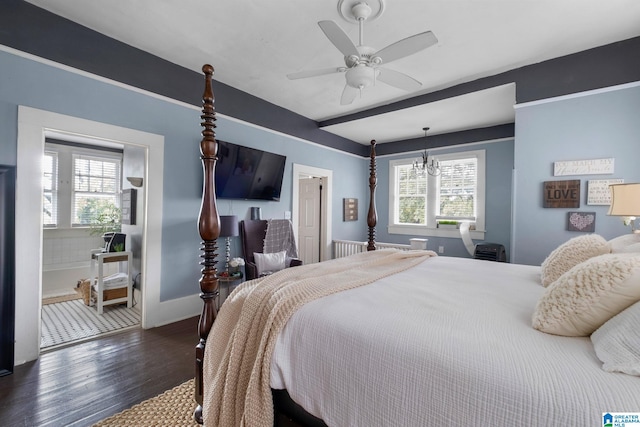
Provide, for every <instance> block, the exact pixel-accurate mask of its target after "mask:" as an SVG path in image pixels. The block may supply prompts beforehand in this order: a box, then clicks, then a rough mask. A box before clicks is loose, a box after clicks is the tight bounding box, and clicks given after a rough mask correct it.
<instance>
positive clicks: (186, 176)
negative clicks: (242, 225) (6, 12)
mask: <svg viewBox="0 0 640 427" xmlns="http://www.w3.org/2000/svg"><path fill="white" fill-rule="evenodd" d="M0 69H1V70H2V74H1V75H0V164H5V165H15V164H16V153H17V145H16V144H17V117H18V105H26V106H29V107H33V108H38V109H42V110H47V111H52V112H56V113H60V114H65V115H70V116H75V117H80V118H84V119H89V120H95V121H99V122H104V123H109V124H113V125H117V126H123V127H127V128H131V129H137V130H142V131H146V132H151V133H155V134H159V135H163V136H164V137H165V146H164V149H165V153H164V154H165V155H164V159H165V164H164V194H163V203H164V206H163V227H162V233H163V239H162V283H160V284H159V286H160V295H161V301H166V300H170V299H175V298H179V297H182V296H187V295H193V294H194V293H197V292H199V286H198V279H199V277H200V273H199V270H200V266H199V261H200V258H199V256H200V251H199V246H200V238H199V235H198V232H197V226H196V224H197V216H198V212H199V209H200V198H201V188H202V184H201V181H202V167H201V163H200V159H199V142H200V139H201V136H200V130H201V128H200V112H199V110H198V109H197V108H199V107H196V108H190V107H189V106H187V105H183V104H178V103H173V102H168V101H165V100H162V99H158V98H157V97H152V96H148V95H146V94H142V93H138V92H134V91H131V90H128V89H126V88H122V87H118V86H114V85H112V84H109V83H105V82H101V81H97V80H95V79H92V78H89V77H86V76H82V75H79V74H76V73H72V72H69V71H65V70H61V69H59V68H56V67H52V66H49V65H45V64H42V63H40V62H36V61H32V60H29V59H25V58H23V57H20V56H16V55H13V54H10V53H7V52H3V51H0ZM203 81H204V78H203ZM203 86H204V83H203V85H202V87H201V88H199V89H198V90H199V91H201V90H202V89H203ZM198 96H201V94H198ZM217 126H218V129H217V136H218V138H219V139H222V140H227V141H230V142H234V143H238V144H242V145H247V146H250V147H257V148H262V149H265V150H268V151H272V152H275V153H279V154H284V155H286V156H287V165H286V170H285V177H284V183H283V188H282V198H281V200H280V201H279V202H258V203H256V202H248V201H234V202H228V201H221V203H220V205H219V213H220V214H221V215H224V214H228V213H231V212H233V213H235V214H237V215H238V216H240V217H245V216H246V215H247V211H248V207H249V206H261V207H262V212H263V217H264V218H269V217H277V218H282V217H283V215H284V211H285V210H291V209H292V207H291V188H292V166H291V165H292V163H300V164H305V165H309V166H314V167H319V168H324V169H331V170H333V173H334V181H335V182H336V183H339V185H335V186H334V193H333V195H334V200H333V206H334V212H333V216H334V218H335V219H334V221H333V235H335V236H341V237H342V238H347V239H358V240H364V239H366V218H364V217H366V214H364V215H361V216H360V218H361V219H360V220H359V221H357V222H349V223H344V222H342V221H341V219H342V213H341V211H340V206H341V202H340V201H341V200H342V198H343V197H357V198H359V199H361V200H365V197H366V196H367V194H368V192H367V187H366V185H367V175H366V174H367V159H364V158H361V157H357V156H353V155H347V154H344V153H341V152H339V151H336V150H333V149H328V148H324V147H321V146H319V145H316V144H309V143H306V142H303V141H302V140H299V139H294V138H292V137H289V136H286V135H284V134H279V133H273V132H267V131H265V130H263V129H261V128H258V127H255V126H253V125H251V126H249V125H247V124H245V123H244V122H239V121H236V120H229V119H226V118H224V117H221V116H219V117H218V121H217ZM36 160H37V159H34V161H36ZM128 167H129V166H127V168H128ZM353 177H357V178H356V179H354V178H353ZM338 218H339V219H340V220H338ZM234 245H235V250H237V249H239V248H238V245H239V242H237V241H236V242H234ZM151 286H157V285H156V284H151Z"/></svg>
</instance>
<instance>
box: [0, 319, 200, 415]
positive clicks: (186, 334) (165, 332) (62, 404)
mask: <svg viewBox="0 0 640 427" xmlns="http://www.w3.org/2000/svg"><path fill="white" fill-rule="evenodd" d="M197 322H198V320H197V318H195V317H194V318H192V319H187V320H183V321H180V322H176V323H172V324H170V325H166V326H161V327H158V328H153V329H148V330H143V329H134V330H128V331H125V332H122V333H118V334H115V335H111V336H107V337H104V338H101V339H97V340H94V341H89V342H84V343H80V344H76V345H73V346H70V347H66V348H62V349H58V350H55V351H51V352H48V353H44V354H42V355H41V357H40V359H39V360H37V361H35V362H29V363H26V364H24V365H21V366H17V367H16V368H15V370H14V373H13V374H12V375H7V376H4V377H0V426H3V427H7V426H29V427H35V426H38V427H39V426H56V427H58V426H90V425H92V424H93V423H96V422H98V421H100V420H102V419H104V418H106V417H109V416H111V415H113V414H116V413H118V412H120V411H122V410H124V409H127V408H129V407H131V406H132V405H134V404H136V403H139V402H142V401H143V400H146V399H149V398H151V397H154V396H156V395H158V394H160V393H162V392H163V391H165V390H168V389H170V388H172V387H175V386H177V385H179V384H182V383H183V382H184V381H186V380H188V379H190V378H193V375H194V372H195V362H194V357H195V346H196V343H197V342H198V334H197Z"/></svg>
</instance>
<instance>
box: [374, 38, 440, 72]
mask: <svg viewBox="0 0 640 427" xmlns="http://www.w3.org/2000/svg"><path fill="white" fill-rule="evenodd" d="M436 43H438V39H437V38H436V36H435V35H434V34H433V33H432V32H431V31H426V32H424V33H420V34H416V35H414V36H411V37H407V38H406V39H402V40H400V41H398V42H395V43H393V44H391V45H389V46H387V47H385V48H384V49H381V50H379V51H378V52H376V53H375V56H379V57H380V58H381V59H382V63H383V64H388V63H389V62H391V61H395V60H397V59H400V58H404V57H405V56H409V55H413V54H414V53H417V52H420V51H421V50H424V49H426V48H428V47H430V46H433V45H434V44H436Z"/></svg>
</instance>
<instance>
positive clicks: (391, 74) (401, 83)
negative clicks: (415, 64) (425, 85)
mask: <svg viewBox="0 0 640 427" xmlns="http://www.w3.org/2000/svg"><path fill="white" fill-rule="evenodd" d="M378 71H379V74H378V77H377V79H378V80H379V81H381V82H382V83H386V84H388V85H389V86H393V87H397V88H398V89H402V90H406V91H412V90H416V89H420V87H422V83H420V82H419V81H417V80H416V79H414V78H413V77H409V76H407V75H406V74H404V73H400V72H398V71H394V70H389V69H388V68H378Z"/></svg>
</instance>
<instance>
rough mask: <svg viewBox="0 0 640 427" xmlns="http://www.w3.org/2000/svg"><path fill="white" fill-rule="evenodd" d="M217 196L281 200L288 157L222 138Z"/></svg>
mask: <svg viewBox="0 0 640 427" xmlns="http://www.w3.org/2000/svg"><path fill="white" fill-rule="evenodd" d="M218 144H219V145H218V161H217V163H216V173H215V183H216V195H217V196H218V197H219V198H221V199H245V200H274V201H278V200H280V191H281V189H282V176H283V175H284V166H285V163H286V160H287V158H286V157H285V156H281V155H280V154H275V153H269V152H267V151H262V150H257V149H255V148H249V147H244V146H242V145H236V144H232V143H230V142H225V141H218Z"/></svg>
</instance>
